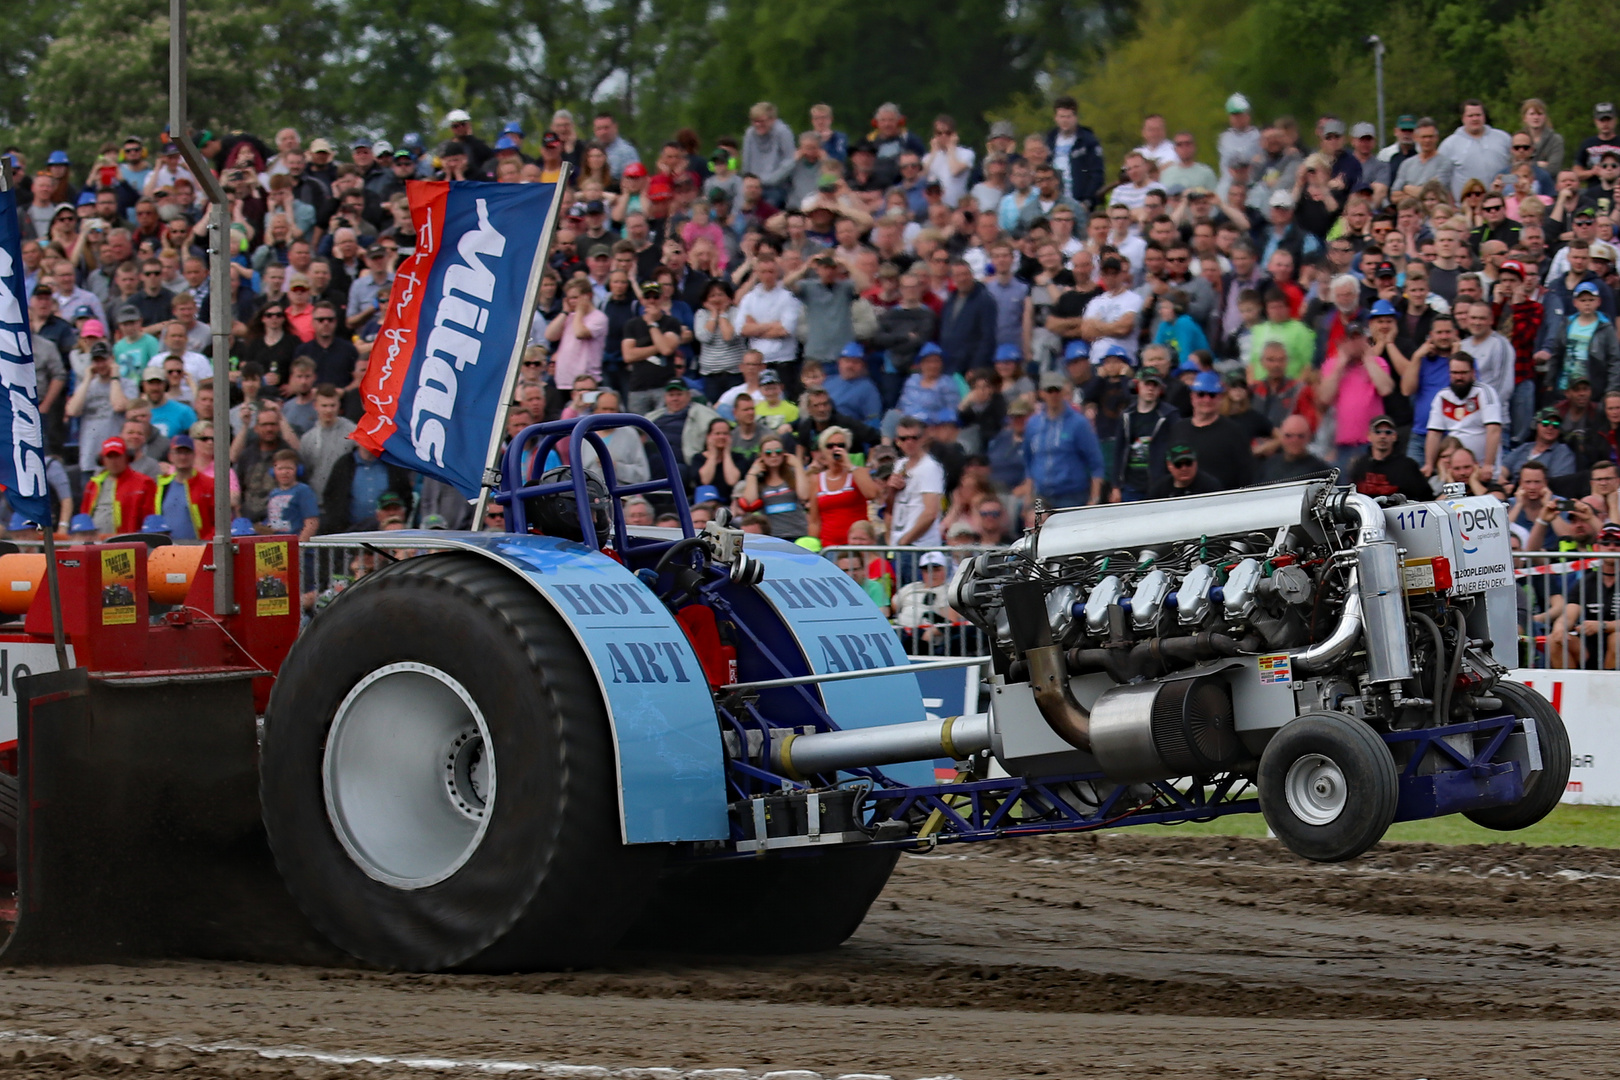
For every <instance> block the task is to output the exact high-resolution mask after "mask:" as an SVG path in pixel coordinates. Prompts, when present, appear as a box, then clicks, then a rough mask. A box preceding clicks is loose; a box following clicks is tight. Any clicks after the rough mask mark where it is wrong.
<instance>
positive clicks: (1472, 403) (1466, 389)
mask: <svg viewBox="0 0 1620 1080" xmlns="http://www.w3.org/2000/svg"><path fill="white" fill-rule="evenodd" d="M1450 373H1451V381H1450V383H1449V385H1447V386H1444V387H1442V388H1441V389H1440V390H1439V391H1438V392H1437V393H1436V394H1435V395H1434V397H1433V398H1432V399H1430V403H1429V419H1428V430H1427V434H1426V435H1425V437H1424V451H1423V458H1424V464H1423V471H1424V474H1425V475H1427V476H1433V475H1434V470H1435V465H1436V460H1437V459H1438V457H1439V455H1440V443H1441V442H1442V441H1443V440H1444V439H1445V437H1446V436H1447V435H1452V436H1455V437H1456V439H1457V441H1458V442H1460V443H1462V444H1463V446H1464V447H1466V448H1467V449H1468V451H1469V452H1470V453H1472V454H1473V455H1474V459H1475V460H1476V461H1477V462H1479V475H1480V480H1481V481H1484V480H1489V479H1491V477H1492V475H1493V473H1494V472H1495V470H1496V462H1497V452H1498V451H1499V450H1500V449H1501V445H1502V403H1501V402H1500V401H1499V400H1497V397H1496V391H1494V390H1492V389H1491V388H1490V387H1488V386H1485V385H1482V384H1480V383H1478V382H1476V381H1475V374H1476V370H1475V366H1474V358H1473V357H1472V356H1470V355H1469V354H1467V353H1465V352H1462V351H1458V352H1456V353H1454V354H1452V356H1451V360H1450ZM1413 435H1414V436H1415V435H1416V432H1415V431H1414V432H1413Z"/></svg>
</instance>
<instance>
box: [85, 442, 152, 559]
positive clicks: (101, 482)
mask: <svg viewBox="0 0 1620 1080" xmlns="http://www.w3.org/2000/svg"><path fill="white" fill-rule="evenodd" d="M80 438H81V439H82V438H83V428H80ZM96 462H97V464H99V465H100V466H101V471H100V472H98V473H96V474H95V475H94V476H92V477H91V478H90V479H89V480H88V481H87V482H86V483H85V485H84V497H83V498H82V499H81V500H80V501H79V510H80V512H81V513H85V514H89V515H90V516H91V518H92V519H94V521H95V525H96V532H97V533H98V534H99V535H102V536H111V535H113V534H115V533H121V532H129V531H132V530H134V529H136V528H138V527H139V526H140V523H141V522H143V521H145V520H146V517H147V515H148V514H152V513H155V512H156V510H155V509H154V507H155V506H156V503H155V499H156V496H157V484H155V483H154V482H153V481H152V478H151V477H149V476H146V475H144V474H142V473H139V472H137V471H136V470H134V469H132V468H130V451H129V449H128V447H127V446H126V445H125V443H124V440H123V439H121V438H119V437H117V436H114V437H112V438H110V439H103V440H102V442H101V452H100V453H99V454H98V455H97V457H96Z"/></svg>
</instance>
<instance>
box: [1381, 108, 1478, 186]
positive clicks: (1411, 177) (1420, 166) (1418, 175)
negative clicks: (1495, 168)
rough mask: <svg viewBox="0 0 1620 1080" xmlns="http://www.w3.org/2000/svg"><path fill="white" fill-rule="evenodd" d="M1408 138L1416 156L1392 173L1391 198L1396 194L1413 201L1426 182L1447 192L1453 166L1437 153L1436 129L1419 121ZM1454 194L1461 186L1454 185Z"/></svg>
mask: <svg viewBox="0 0 1620 1080" xmlns="http://www.w3.org/2000/svg"><path fill="white" fill-rule="evenodd" d="M1412 137H1413V140H1414V141H1415V143H1416V145H1417V153H1415V154H1412V155H1411V156H1410V157H1408V158H1407V159H1406V160H1405V161H1403V162H1401V164H1400V166H1399V167H1398V168H1397V169H1396V171H1395V180H1394V182H1393V183H1392V184H1391V185H1390V195H1391V197H1393V196H1394V195H1395V193H1396V192H1399V193H1400V194H1402V195H1407V196H1410V197H1411V198H1414V199H1416V198H1418V197H1420V196H1421V195H1422V194H1423V185H1424V184H1427V183H1428V182H1429V181H1430V180H1438V181H1440V182H1441V183H1442V184H1444V185H1446V187H1448V188H1451V187H1452V173H1453V171H1454V166H1453V162H1452V159H1451V158H1450V156H1448V155H1446V154H1442V153H1441V152H1440V126H1439V125H1438V124H1436V123H1435V122H1434V120H1433V119H1431V118H1430V117H1427V116H1425V117H1422V118H1420V119H1419V120H1418V121H1417V123H1416V125H1415V126H1414V127H1413V130H1412ZM1455 190H1457V191H1460V190H1462V186H1461V185H1460V184H1459V185H1457V186H1456V188H1455Z"/></svg>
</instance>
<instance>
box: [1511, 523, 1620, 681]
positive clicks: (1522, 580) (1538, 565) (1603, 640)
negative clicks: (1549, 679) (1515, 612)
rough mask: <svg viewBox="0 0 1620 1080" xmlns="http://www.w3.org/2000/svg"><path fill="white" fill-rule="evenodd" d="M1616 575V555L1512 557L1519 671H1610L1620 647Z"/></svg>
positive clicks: (1619, 562) (1619, 561)
mask: <svg viewBox="0 0 1620 1080" xmlns="http://www.w3.org/2000/svg"><path fill="white" fill-rule="evenodd" d="M1617 573H1620V552H1614V551H1565V552H1550V551H1533V552H1523V553H1520V554H1517V555H1515V556H1514V557H1513V575H1514V584H1515V585H1516V586H1517V590H1518V602H1519V663H1520V666H1521V667H1527V668H1584V669H1587V670H1602V671H1614V670H1615V669H1616V662H1615V661H1616V656H1615V652H1616V645H1617V644H1620V588H1617V587H1616V575H1617Z"/></svg>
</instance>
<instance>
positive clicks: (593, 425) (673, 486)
mask: <svg viewBox="0 0 1620 1080" xmlns="http://www.w3.org/2000/svg"><path fill="white" fill-rule="evenodd" d="M621 427H631V428H636V429H638V430H640V431H642V432H645V433H646V434H647V435H650V436H651V437H652V441H653V447H654V448H655V449H656V450H657V451H658V456H659V458H660V459H661V461H662V462H663V466H664V476H663V478H662V479H659V480H645V481H643V482H641V483H639V484H620V483H619V482H618V478H617V476H615V474H614V470H613V458H612V457H611V456H609V454H608V450H607V444H605V443H604V442H603V441H602V437H601V436H600V435H598V434H596V429H597V428H621ZM565 437H566V438H567V439H568V460H569V462H571V463H572V462H578V461H580V460H582V457H583V451H584V449H585V443H586V440H589V441H590V444H591V447H592V448H593V449H594V450H595V451H596V458H597V461H598V462H599V463H600V464H601V467H602V481H603V483H604V484H605V485H606V486H607V491H608V497H609V498H610V499H611V501H612V503H613V537H612V539H613V541H614V544H613V546H615V547H617V548H618V549H619V550H621V551H624V550H628V548H629V546H630V544H629V531H628V529H626V527H625V524H624V504H623V503H622V502H621V501H620V500H621V499H623V498H624V497H625V496H627V495H643V494H646V493H648V492H653V491H667V492H669V494H670V496H671V498H673V499H674V500H675V516H676V517H678V518H680V520H681V532H682V533H683V534H684V535H686V536H695V535H696V533H697V531H696V530H695V529H694V528H693V527H692V508H691V506H690V505H689V504H688V503H687V501H686V488H685V486H684V485H683V484H681V482H680V475H681V470H680V460H679V459H678V458H676V456H675V451H674V450H673V449H671V448H670V445H669V440H668V439H667V438H665V437H664V433H663V432H662V431H660V430H659V428H658V425H657V424H654V423H653V422H652V421H651V420H648V419H647V418H646V417H644V416H637V415H635V414H634V413H605V414H602V415H592V416H581V417H577V418H575V419H573V420H550V421H547V422H545V423H542V424H530V425H529V426H528V427H526V428H524V429H523V430H522V431H521V432H519V434H518V437H517V438H515V439H513V440H512V442H511V444H510V445H509V446H507V448H506V453H504V454H503V455H501V483H500V486H499V487H498V488H496V489H495V495H494V499H495V501H496V502H498V503H500V504H501V505H502V506H504V507H506V530H507V532H515V533H527V532H528V531H529V515H528V512H527V509H526V507H525V506H524V503H525V501H526V500H528V499H531V498H534V497H535V496H537V495H560V494H562V493H563V492H572V493H573V495H574V501H575V502H576V503H577V505H578V513H579V521H580V526H581V532H582V533H583V536H584V543H585V546H586V547H587V548H589V549H590V550H591V551H600V550H602V546H603V545H602V543H601V538H600V537H598V536H597V535H596V523H595V520H594V519H593V518H592V516H591V511H590V506H591V500H590V494H589V491H588V489H587V488H586V486H585V481H586V473H585V470H584V469H573V470H572V472H573V478H572V479H571V480H567V481H563V482H560V483H553V484H537V483H535V482H534V481H535V474H536V473H540V474H542V475H543V474H544V472H545V467H546V459H547V458H548V457H550V456H551V452H552V450H554V449H556V447H557V444H558V443H560V442H561V441H562V440H563V439H564V438H565ZM536 438H539V440H540V445H539V447H537V448H536V450H535V452H534V458H533V459H532V460H531V462H530V465H529V475H527V476H525V475H523V450H524V448H525V447H526V446H528V445H529V443H530V442H532V441H533V440H534V439H536Z"/></svg>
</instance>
